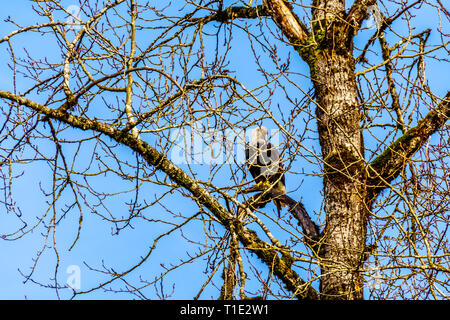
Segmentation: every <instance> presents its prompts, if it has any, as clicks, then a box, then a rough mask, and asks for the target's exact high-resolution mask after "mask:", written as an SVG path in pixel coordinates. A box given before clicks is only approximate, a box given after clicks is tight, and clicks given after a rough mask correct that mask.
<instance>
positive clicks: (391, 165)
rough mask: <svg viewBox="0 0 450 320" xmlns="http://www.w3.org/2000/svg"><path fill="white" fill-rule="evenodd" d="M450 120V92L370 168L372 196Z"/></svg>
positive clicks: (376, 159) (397, 173)
mask: <svg viewBox="0 0 450 320" xmlns="http://www.w3.org/2000/svg"><path fill="white" fill-rule="evenodd" d="M449 118H450V91H449V92H447V95H446V96H445V98H444V99H443V100H442V101H441V103H440V104H439V105H438V107H437V108H436V109H434V110H432V111H430V112H429V113H428V114H427V115H426V116H425V118H423V119H422V120H420V121H419V123H418V124H417V126H415V127H414V128H411V129H409V130H408V131H406V132H405V133H404V134H403V135H402V136H401V137H400V138H398V139H397V140H396V141H395V142H394V143H392V144H391V145H390V146H389V147H388V148H387V149H386V150H385V151H384V152H383V153H382V154H380V155H379V156H378V157H376V158H375V159H374V160H373V161H372V163H371V164H370V166H369V171H368V173H369V179H368V186H370V188H371V195H372V196H376V195H378V194H379V193H380V191H381V190H383V189H384V188H386V187H387V183H389V182H390V181H392V180H394V179H395V178H396V177H398V175H399V174H400V173H401V170H402V168H403V167H404V165H405V163H406V161H407V160H408V159H410V158H411V157H412V156H413V155H414V154H415V153H416V152H417V151H418V150H419V149H420V147H422V145H423V144H424V143H425V142H426V141H427V139H428V138H429V137H430V136H431V135H432V134H433V133H435V132H436V131H437V130H438V129H439V128H441V127H442V126H443V125H444V124H445V122H446V121H447V120H448V119H449Z"/></svg>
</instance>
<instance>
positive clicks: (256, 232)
mask: <svg viewBox="0 0 450 320" xmlns="http://www.w3.org/2000/svg"><path fill="white" fill-rule="evenodd" d="M32 5H33V9H34V11H35V13H36V19H37V20H38V22H37V23H35V24H33V23H28V24H27V25H22V24H21V23H20V22H19V21H18V20H17V18H15V17H10V18H8V19H7V20H6V21H5V22H3V23H2V24H3V25H5V26H8V27H11V26H12V27H14V28H13V29H14V31H11V32H9V33H8V34H5V35H0V37H2V38H0V46H1V50H2V54H3V56H4V55H5V54H8V55H9V61H3V62H2V70H4V74H5V75H7V77H8V78H7V79H8V81H9V82H10V83H11V85H10V86H9V87H8V88H4V90H3V89H2V90H0V98H1V104H0V107H1V112H2V119H3V121H2V124H1V128H0V130H1V131H0V132H1V151H0V152H1V153H0V156H1V167H0V170H1V173H2V182H3V185H2V191H3V192H2V196H3V198H2V204H3V207H4V208H5V209H6V211H7V212H9V213H10V214H15V216H16V218H17V223H16V224H11V225H12V227H11V226H9V225H2V230H1V231H0V232H2V238H3V239H4V240H5V241H8V240H9V241H14V240H17V239H19V238H24V237H26V236H27V235H29V234H30V233H31V232H32V231H34V230H39V231H40V232H42V234H43V237H44V239H43V244H42V249H41V250H40V251H39V252H38V253H37V256H36V257H35V258H34V259H33V265H32V268H31V271H30V272H29V273H27V274H24V276H25V277H26V279H33V275H34V272H35V270H36V268H38V261H39V259H40V257H41V255H42V254H43V252H45V251H47V250H53V251H54V253H55V256H56V260H55V271H54V272H53V273H52V275H51V279H53V282H52V283H51V284H41V285H45V286H49V287H52V288H54V289H55V290H56V292H57V293H58V292H59V291H60V290H61V289H63V288H65V287H66V286H65V284H64V283H62V282H61V278H60V276H58V268H59V263H60V256H62V255H63V254H64V253H65V252H66V251H67V249H69V250H70V249H72V248H74V247H75V246H76V245H77V244H78V243H79V242H82V241H83V232H84V231H83V230H85V229H86V228H89V227H88V225H86V224H88V222H85V220H87V219H86V216H97V217H100V220H101V221H103V222H106V223H108V224H110V225H112V226H113V228H114V229H113V234H114V235H119V234H120V233H121V232H122V230H125V229H130V228H132V227H133V226H134V225H136V224H145V225H146V226H147V228H149V230H153V228H155V229H157V230H162V231H160V233H159V234H156V235H155V234H153V233H151V234H150V233H149V236H148V237H149V239H146V243H149V242H150V243H151V245H150V246H149V248H148V250H147V251H146V252H143V253H142V255H141V257H140V258H139V260H138V261H137V262H136V261H133V262H130V263H129V268H127V269H126V270H116V268H115V267H114V266H108V265H102V266H100V267H93V266H90V269H91V270H92V272H99V273H101V274H102V275H103V276H107V279H106V280H104V281H103V280H99V282H98V284H97V285H95V286H93V287H92V288H89V289H87V288H83V290H76V289H75V290H73V295H74V296H78V295H81V294H87V293H90V292H93V291H96V290H99V289H104V290H107V291H113V292H128V293H130V294H133V295H135V296H137V297H139V298H147V297H149V296H151V297H154V296H155V295H156V296H157V297H160V298H167V297H170V296H171V295H172V294H174V292H175V293H176V290H177V284H175V287H171V285H168V284H167V282H166V283H163V281H164V280H165V279H168V278H169V277H170V275H171V274H172V273H175V272H184V271H183V270H184V268H185V267H186V266H187V265H189V264H191V263H198V264H199V265H200V267H199V268H198V272H199V274H200V273H202V272H203V273H204V274H206V278H203V279H204V280H202V282H201V283H200V282H199V284H198V288H194V289H193V290H192V297H193V298H196V299H197V298H201V297H202V294H203V293H204V292H205V289H206V288H215V289H216V292H217V296H216V297H217V298H222V299H234V298H241V299H248V298H261V299H266V298H280V299H285V298H292V297H295V298H298V299H363V298H383V299H399V298H422V299H426V298H434V299H443V298H448V296H449V243H448V238H447V229H448V219H449V209H448V208H449V202H450V194H449V191H448V186H449V178H448V176H449V174H448V173H449V167H448V160H449V147H448V138H449V136H448V134H449V127H448V125H447V124H446V121H447V120H448V118H449V116H450V106H449V102H450V95H449V93H448V92H447V91H446V90H447V89H445V90H444V91H443V90H442V89H441V88H436V89H435V88H433V85H432V81H431V80H430V79H428V78H427V77H426V70H427V66H429V65H430V64H431V65H432V66H438V68H441V69H442V68H445V67H447V70H448V64H447V63H448V30H447V32H446V31H445V27H446V26H447V27H448V25H449V22H450V15H449V13H448V11H447V10H446V8H445V7H444V6H443V4H442V3H441V1H439V0H434V1H425V0H417V1H376V0H355V1H353V3H352V4H351V6H350V7H348V6H347V7H346V3H345V2H344V1H343V0H327V1H325V0H315V1H312V3H310V2H304V1H302V0H297V1H289V2H288V1H283V0H266V1H264V3H261V2H260V1H250V3H244V2H243V1H223V0H212V1H190V0H185V1H176V2H170V3H166V2H163V1H161V2H158V3H156V4H155V3H153V2H148V3H146V2H143V1H137V0H127V1H125V0H114V1H113V0H108V1H103V2H99V1H81V0H80V1H79V3H78V4H76V5H75V6H73V7H72V9H73V8H76V10H75V11H76V12H74V11H73V10H72V9H69V8H68V7H64V6H63V5H61V4H60V2H59V1H53V0H42V1H36V2H33V4H32ZM422 12H426V14H427V15H430V16H432V15H434V19H436V20H434V21H433V28H432V29H420V28H421V27H416V24H418V22H420V21H422V20H420V19H421V17H420V15H421V13H422ZM430 21H431V20H430ZM30 36H32V37H42V39H43V40H42V41H43V45H44V43H45V45H48V46H50V47H51V48H52V52H53V54H52V55H47V54H46V55H44V56H42V55H40V53H39V51H37V50H33V48H28V47H27V45H26V42H24V41H23V40H21V39H26V37H30ZM4 77H5V76H4ZM445 85H446V84H444V86H445ZM261 124H264V125H265V126H266V127H268V128H269V129H270V130H271V133H272V137H271V138H272V141H274V140H276V139H275V138H276V137H277V138H278V142H279V143H278V144H277V145H278V148H279V150H280V154H281V157H282V159H283V168H285V170H286V176H287V177H288V193H287V194H286V195H282V194H276V193H275V192H272V191H271V190H270V188H269V189H265V188H261V186H256V187H255V186H254V181H253V180H252V179H251V177H250V175H249V174H248V172H247V171H248V168H247V166H246V164H245V161H241V160H242V158H239V157H240V156H239V153H240V151H242V148H243V145H244V143H245V138H246V135H248V131H249V130H250V129H251V128H252V127H255V126H257V125H261ZM275 142H276V141H275ZM38 170H39V171H38ZM30 172H31V173H33V172H34V173H35V172H40V173H39V175H40V179H41V181H42V182H41V184H40V185H41V190H40V192H42V195H43V197H44V198H45V199H46V201H45V203H44V204H36V207H38V208H39V210H38V217H37V219H35V215H36V213H32V214H30V213H27V212H22V210H21V209H20V208H21V205H20V203H18V202H17V201H16V200H15V199H16V198H17V197H18V196H20V193H23V191H20V190H17V189H16V188H15V184H17V183H19V182H20V181H22V180H23V179H25V178H24V177H26V173H30ZM23 175H25V176H23ZM304 179H306V180H307V181H308V182H307V183H303V181H304ZM310 182H315V183H316V185H319V186H320V188H322V190H321V192H320V193H319V191H320V190H317V196H316V197H314V200H313V201H311V202H312V203H315V205H316V207H315V208H309V207H308V206H306V205H304V202H305V201H303V200H302V194H303V193H305V192H306V190H307V189H308V188H312V187H310V186H309V185H308V184H309V183H310ZM274 197H280V198H282V199H283V202H284V203H286V204H287V207H286V208H285V209H284V210H283V212H282V215H281V217H277V216H276V214H274V210H273V209H274V208H273V207H271V206H270V205H269V203H270V200H271V199H273V198H274ZM181 198H182V199H183V200H182V201H183V203H185V204H186V205H187V206H188V205H191V204H195V206H196V208H197V209H195V210H194V211H193V212H190V211H189V210H179V209H178V203H176V202H180V201H181V200H180V199H181ZM130 199H131V200H130ZM302 201H303V204H302ZM118 203H122V204H123V206H122V207H120V206H118ZM125 210H127V212H125ZM73 216H77V219H76V220H77V221H78V222H77V223H76V226H74V227H73V228H75V230H76V232H75V236H74V237H73V239H72V241H71V243H70V245H69V246H68V248H67V247H63V248H61V247H60V246H58V244H57V238H58V236H57V230H58V229H59V228H60V225H61V224H62V222H63V221H64V220H65V219H70V218H72V219H73ZM17 226H18V227H17ZM12 228H14V229H12ZM186 230H190V231H191V230H195V232H186ZM164 239H170V241H172V243H173V244H174V246H176V247H182V246H186V248H189V251H187V252H186V253H185V256H184V257H178V256H177V257H173V260H172V261H171V262H169V263H168V264H167V263H166V262H164V261H160V259H161V258H160V256H159V255H158V254H157V253H155V252H157V250H158V247H159V245H160V243H161V242H162V241H163V240H164ZM186 250H188V249H186ZM62 251H64V253H63V252H62ZM261 262H262V264H261ZM150 263H153V264H155V263H156V264H161V269H160V271H156V273H153V274H150V275H149V274H146V273H144V274H143V275H142V276H141V277H139V278H138V279H136V278H132V277H131V275H132V274H136V273H139V270H142V269H143V268H145V265H147V264H150ZM199 279H200V276H199ZM34 281H35V282H38V281H36V280H34ZM180 286H182V284H179V285H178V287H180ZM255 288H256V289H255Z"/></svg>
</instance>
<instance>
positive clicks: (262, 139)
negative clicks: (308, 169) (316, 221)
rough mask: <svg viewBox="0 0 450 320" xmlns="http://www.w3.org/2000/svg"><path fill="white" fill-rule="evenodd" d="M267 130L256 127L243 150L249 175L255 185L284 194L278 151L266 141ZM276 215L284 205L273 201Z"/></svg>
mask: <svg viewBox="0 0 450 320" xmlns="http://www.w3.org/2000/svg"><path fill="white" fill-rule="evenodd" d="M267 133H268V130H267V129H266V128H264V127H258V128H256V129H254V130H253V132H252V135H251V138H250V144H249V145H247V147H246V148H245V156H246V159H247V165H248V168H249V171H250V174H251V175H252V177H253V178H254V179H255V182H256V183H257V184H262V185H263V186H264V188H265V189H269V188H271V190H273V191H276V192H279V193H281V194H285V193H286V186H285V178H284V170H283V167H282V165H281V159H280V155H279V153H278V150H277V149H276V148H275V147H274V146H273V145H272V144H271V143H270V142H269V141H268V140H267V139H266V135H267ZM273 202H274V203H275V205H276V207H277V210H278V215H280V210H281V206H283V205H284V204H283V203H282V202H281V201H280V200H277V199H274V200H273Z"/></svg>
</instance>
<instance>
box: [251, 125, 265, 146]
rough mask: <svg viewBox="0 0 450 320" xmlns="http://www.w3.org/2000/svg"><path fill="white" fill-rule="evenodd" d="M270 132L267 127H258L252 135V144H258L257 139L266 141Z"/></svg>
mask: <svg viewBox="0 0 450 320" xmlns="http://www.w3.org/2000/svg"><path fill="white" fill-rule="evenodd" d="M268 133H269V130H267V128H266V127H263V126H261V127H256V128H255V129H253V131H252V135H251V137H250V144H256V142H257V141H261V140H263V141H265V140H266V135H267V134H268Z"/></svg>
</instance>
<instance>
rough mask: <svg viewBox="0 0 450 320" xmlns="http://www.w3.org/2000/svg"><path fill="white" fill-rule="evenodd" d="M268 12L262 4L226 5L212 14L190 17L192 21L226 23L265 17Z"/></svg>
mask: <svg viewBox="0 0 450 320" xmlns="http://www.w3.org/2000/svg"><path fill="white" fill-rule="evenodd" d="M267 16H269V12H268V11H267V9H266V8H265V7H264V6H262V5H259V6H256V7H228V8H226V9H225V10H219V11H217V12H215V13H213V14H212V15H209V16H207V17H203V18H190V19H189V21H192V22H202V23H208V22H211V21H218V22H222V23H227V22H229V21H232V20H233V19H257V18H259V17H267Z"/></svg>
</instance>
